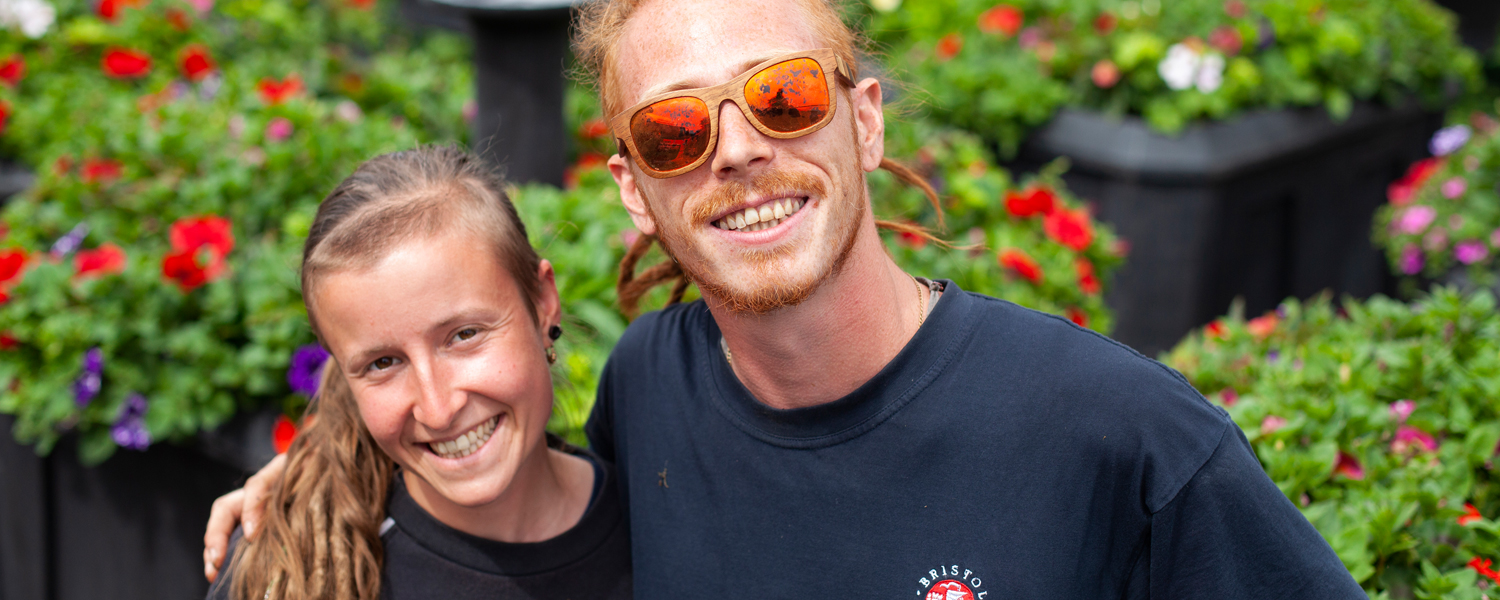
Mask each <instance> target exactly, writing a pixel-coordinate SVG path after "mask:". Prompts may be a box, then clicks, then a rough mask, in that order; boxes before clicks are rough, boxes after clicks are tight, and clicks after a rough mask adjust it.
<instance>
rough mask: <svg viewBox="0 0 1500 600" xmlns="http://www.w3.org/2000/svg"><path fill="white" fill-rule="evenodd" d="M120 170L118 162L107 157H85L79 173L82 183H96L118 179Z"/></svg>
mask: <svg viewBox="0 0 1500 600" xmlns="http://www.w3.org/2000/svg"><path fill="white" fill-rule="evenodd" d="M121 170H122V167H121V165H120V163H118V162H115V161H113V160H110V159H108V158H86V159H84V160H83V167H82V168H81V169H80V173H79V174H80V175H81V176H82V177H83V182H84V183H98V182H104V181H111V180H114V179H119V178H120V172H121Z"/></svg>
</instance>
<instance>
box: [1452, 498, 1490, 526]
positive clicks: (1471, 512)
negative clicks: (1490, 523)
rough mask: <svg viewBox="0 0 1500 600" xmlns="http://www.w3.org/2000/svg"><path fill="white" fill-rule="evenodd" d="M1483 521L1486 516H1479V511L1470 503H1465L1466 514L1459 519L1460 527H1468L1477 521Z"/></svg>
mask: <svg viewBox="0 0 1500 600" xmlns="http://www.w3.org/2000/svg"><path fill="white" fill-rule="evenodd" d="M1483 519H1484V515H1481V514H1479V509H1477V508H1474V505H1473V504H1469V503H1467V502H1465V503H1464V514H1462V515H1459V517H1458V524H1459V525H1468V524H1469V523H1473V522H1475V521H1479V520H1483Z"/></svg>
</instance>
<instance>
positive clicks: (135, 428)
mask: <svg viewBox="0 0 1500 600" xmlns="http://www.w3.org/2000/svg"><path fill="white" fill-rule="evenodd" d="M147 408H148V407H147V406H146V397H145V396H142V395H140V394H131V395H130V396H129V397H127V398H125V410H123V411H121V412H120V418H119V419H118V420H116V421H115V424H114V426H113V427H111V428H110V429H109V435H110V437H111V438H113V439H114V440H115V443H116V444H119V445H120V447H121V448H129V449H131V450H145V449H146V447H147V446H150V445H151V432H149V431H147V430H146V409H147Z"/></svg>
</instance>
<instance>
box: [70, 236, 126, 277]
mask: <svg viewBox="0 0 1500 600" xmlns="http://www.w3.org/2000/svg"><path fill="white" fill-rule="evenodd" d="M124 270H125V251H124V250H121V249H120V247H119V246H116V245H115V244H114V243H113V242H106V243H105V244H104V245H103V246H100V247H98V248H95V249H93V250H80V251H79V252H78V254H76V255H74V256H73V274H74V276H76V277H79V278H85V277H99V276H103V275H109V274H111V273H119V272H120V271H124Z"/></svg>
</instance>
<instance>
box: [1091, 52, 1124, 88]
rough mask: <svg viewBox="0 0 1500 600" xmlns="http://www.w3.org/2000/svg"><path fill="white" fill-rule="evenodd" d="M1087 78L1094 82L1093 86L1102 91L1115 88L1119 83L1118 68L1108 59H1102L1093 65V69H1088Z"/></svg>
mask: <svg viewBox="0 0 1500 600" xmlns="http://www.w3.org/2000/svg"><path fill="white" fill-rule="evenodd" d="M1089 78H1090V79H1092V80H1094V85H1096V86H1099V87H1100V88H1103V89H1109V88H1112V87H1115V84H1116V83H1119V82H1120V67H1118V66H1116V65H1115V62H1114V61H1112V60H1110V59H1107V58H1106V59H1102V60H1100V61H1099V62H1096V63H1094V68H1092V69H1089Z"/></svg>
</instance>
